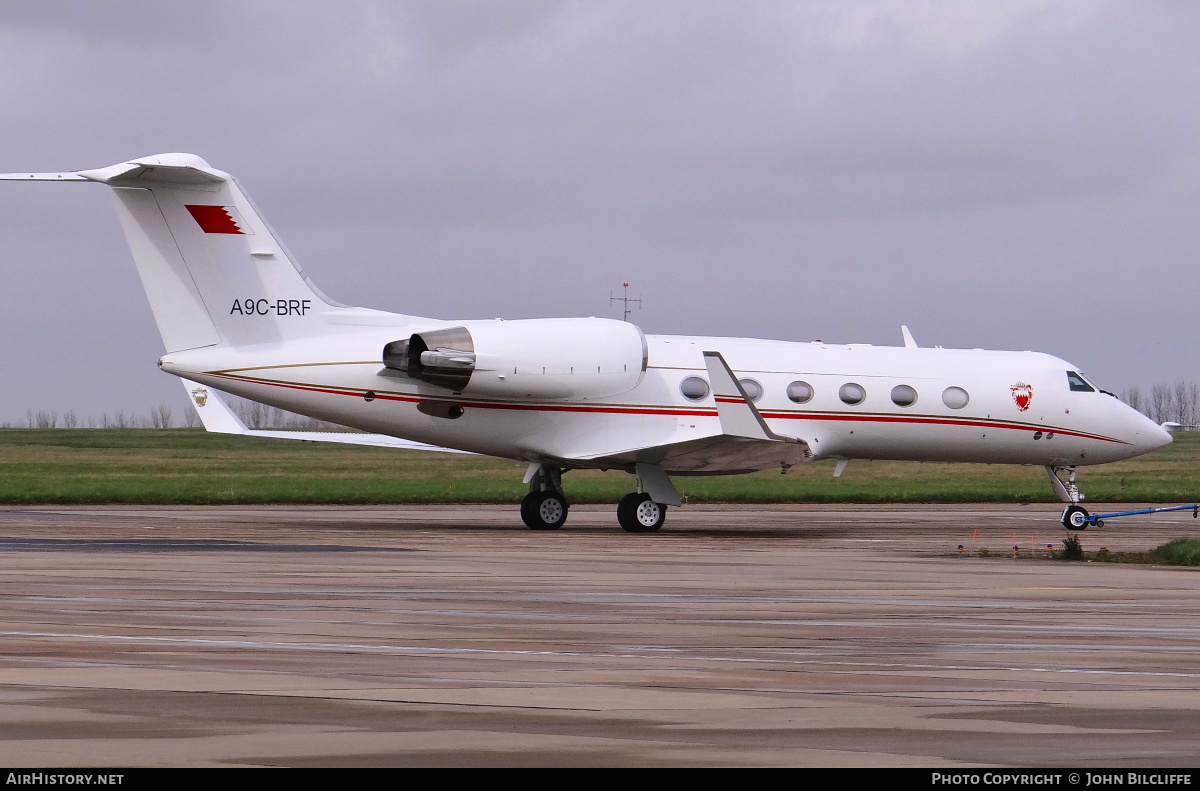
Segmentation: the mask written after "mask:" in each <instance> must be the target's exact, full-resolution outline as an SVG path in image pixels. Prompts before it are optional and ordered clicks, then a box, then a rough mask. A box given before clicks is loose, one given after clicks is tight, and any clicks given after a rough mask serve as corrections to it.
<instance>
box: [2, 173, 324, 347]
mask: <svg viewBox="0 0 1200 791" xmlns="http://www.w3.org/2000/svg"><path fill="white" fill-rule="evenodd" d="M0 178H7V179H12V180H31V181H85V180H86V181H93V182H99V183H101V184H107V185H108V186H110V187H112V188H113V197H114V200H115V202H116V206H117V213H118V214H119V215H120V218H121V225H122V227H123V228H124V230H125V236H126V239H127V240H128V242H129V248H130V250H131V251H132V253H133V258H134V261H135V263H136V264H137V268H138V274H139V275H140V276H141V279H142V285H143V286H144V287H145V289H146V296H147V297H148V298H149V300H150V307H151V309H152V310H153V312H154V319H155V321H156V322H157V323H158V329H159V332H160V333H161V334H162V338H163V343H164V345H165V346H166V349H167V351H168V352H177V351H183V350H185V349H194V348H198V347H201V346H211V345H214V344H218V343H225V344H228V345H231V346H241V345H247V344H254V343H268V342H272V341H280V340H288V339H291V338H297V337H307V336H309V335H311V334H315V333H316V332H319V331H320V329H322V327H321V322H320V320H319V314H321V313H323V312H325V311H326V310H329V309H332V308H335V307H341V306H338V305H335V304H333V303H331V302H330V301H329V300H328V299H326V298H325V297H324V295H322V294H321V293H320V292H319V291H318V290H317V289H316V287H315V286H313V284H312V283H311V282H310V281H309V280H308V279H307V278H306V277H304V274H303V272H302V271H301V270H300V268H299V267H298V266H297V265H296V263H295V261H294V260H293V259H292V257H291V255H289V254H288V252H287V250H286V248H284V246H283V244H282V243H281V242H280V241H279V239H278V238H277V237H276V236H275V234H274V232H273V231H272V230H271V228H270V226H269V225H268V224H267V222H266V220H265V219H263V217H262V215H261V214H260V213H259V212H258V210H257V209H256V208H255V206H254V204H253V203H252V202H251V201H250V199H249V198H248V197H247V196H246V194H245V193H244V192H243V191H242V189H241V187H240V186H239V185H238V183H237V181H236V180H235V179H234V178H233V177H232V176H230V175H229V174H228V173H224V172H222V171H219V170H216V169H215V168H212V167H210V166H209V164H208V163H207V162H205V161H204V160H203V159H201V158H200V157H197V156H195V155H192V154H159V155H156V156H152V157H144V158H141V159H136V160H131V161H129V162H122V163H120V164H118V165H113V166H111V167H107V168H100V169H98V170H83V171H79V172H78V173H29V174H21V173H13V174H4V175H0Z"/></svg>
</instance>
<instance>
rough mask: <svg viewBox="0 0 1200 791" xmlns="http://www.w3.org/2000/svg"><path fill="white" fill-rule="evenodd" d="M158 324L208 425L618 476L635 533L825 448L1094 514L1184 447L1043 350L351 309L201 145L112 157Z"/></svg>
mask: <svg viewBox="0 0 1200 791" xmlns="http://www.w3.org/2000/svg"><path fill="white" fill-rule="evenodd" d="M0 178H3V179H5V180H19V181H70V182H98V183H100V184H107V185H108V186H109V187H112V189H113V196H114V199H115V202H116V207H117V213H118V215H119V216H120V219H121V224H122V226H123V227H124V230H125V235H126V237H127V239H128V241H129V247H130V249H131V250H132V252H133V258H134V261H135V263H136V264H137V268H138V273H139V274H140V275H141V279H142V284H143V286H144V287H145V289H146V296H147V297H148V298H149V300H150V307H151V309H152V310H153V312H154V318H155V321H156V322H157V324H158V329H159V331H160V332H161V334H162V339H163V344H164V345H165V347H166V354H164V355H163V356H162V358H161V359H160V360H159V361H158V365H159V368H161V369H162V370H164V371H166V372H167V373H171V374H174V375H176V376H179V377H182V378H183V379H185V380H188V381H185V382H184V384H185V388H186V389H187V391H188V393H189V397H191V398H192V400H193V402H194V403H195V404H197V407H198V411H199V413H200V414H201V415H202V416H204V417H205V423H206V425H207V426H208V427H209V428H210V429H211V430H218V431H229V432H234V433H249V434H254V433H263V432H253V431H250V430H249V429H247V428H246V427H245V426H244V425H242V424H241V422H240V421H238V420H237V418H236V417H235V416H234V415H233V413H232V412H230V411H229V410H228V408H227V407H226V406H225V405H224V404H223V402H222V401H221V400H220V396H219V394H217V393H216V392H215V391H214V390H210V389H209V388H219V389H220V390H223V391H225V392H228V393H233V394H235V395H238V396H242V397H244V398H248V399H252V400H254V401H259V402H262V403H265V404H270V405H272V406H276V407H280V408H281V409H286V410H290V411H292V412H297V413H300V414H302V415H309V416H312V417H315V418H319V419H321V420H327V421H331V422H334V423H339V424H342V425H345V426H350V427H353V428H355V429H359V430H361V431H362V432H366V433H342V434H325V433H319V432H301V433H299V434H294V433H290V432H267V434H268V435H272V436H292V437H297V438H302V439H321V440H326V441H336V442H351V443H359V444H373V445H392V446H400V447H424V448H427V449H454V450H459V451H467V452H472V453H481V454H487V455H491V456H500V457H504V458H509V459H519V460H522V461H526V462H528V463H529V468H528V471H527V473H526V475H525V481H526V483H528V484H529V494H528V495H526V497H525V499H524V500H523V501H522V503H521V517H522V519H523V520H524V522H525V524H526V525H528V526H529V527H530V528H532V529H534V530H553V529H557V528H559V527H561V526H562V525H563V523H564V522H565V521H566V519H567V512H568V509H569V501H568V499H567V495H566V492H565V491H564V489H563V483H562V475H563V473H564V472H565V471H567V470H571V469H584V468H591V469H602V470H607V469H621V470H626V471H627V472H630V473H632V474H634V475H635V476H636V478H637V491H636V492H633V493H630V494H628V495H626V496H625V497H624V498H622V500H621V501H620V503H619V504H618V506H617V520H618V521H619V522H620V524H621V527H623V528H624V529H625V530H627V531H629V532H631V533H649V532H654V531H657V530H658V529H659V528H660V527H661V526H662V524H663V520H664V518H665V516H666V509H667V506H671V505H679V504H681V498H680V495H679V492H678V490H677V489H676V488H675V484H674V482H673V481H672V480H671V478H672V476H680V475H725V474H732V473H744V472H753V471H756V470H766V469H779V470H782V471H785V472H786V471H787V470H788V469H789V468H790V467H792V466H793V465H796V464H803V463H805V462H809V461H812V460H814V459H837V460H838V464H837V469H836V472H835V474H840V473H841V471H842V470H843V469H844V467H845V464H846V463H847V462H848V461H849V460H851V459H900V460H914V461H962V462H987V463H994V464H1038V465H1043V466H1044V467H1045V468H1046V471H1047V473H1048V474H1049V477H1050V482H1051V485H1052V486H1053V487H1054V490H1055V491H1056V492H1057V494H1058V495H1059V497H1061V498H1062V500H1063V501H1064V502H1066V503H1068V504H1069V505H1068V506H1067V508H1066V510H1065V511H1064V512H1063V518H1062V521H1063V524H1064V526H1066V527H1068V528H1072V529H1082V528H1085V527H1086V526H1087V524H1088V516H1089V515H1088V513H1087V511H1085V510H1084V509H1083V508H1082V507H1081V506H1080V505H1079V502H1080V501H1081V500H1082V499H1083V496H1082V495H1081V494H1080V491H1079V487H1078V485H1077V483H1076V477H1075V476H1076V468H1077V467H1079V466H1083V465H1089V464H1103V463H1105V462H1111V461H1117V460H1119V459H1127V458H1130V457H1132V456H1137V455H1139V454H1142V453H1146V452H1148V451H1151V450H1154V449H1155V448H1158V447H1161V446H1163V445H1165V444H1167V443H1168V442H1170V441H1171V435H1170V433H1168V431H1166V430H1165V429H1164V428H1162V427H1160V426H1158V425H1157V424H1155V423H1154V422H1153V421H1151V420H1149V419H1148V418H1146V417H1144V416H1143V415H1141V414H1140V413H1138V412H1137V411H1135V410H1133V409H1131V408H1130V407H1128V406H1126V405H1125V404H1123V403H1121V402H1120V401H1119V400H1118V399H1116V398H1115V397H1113V396H1112V395H1111V394H1110V393H1106V392H1104V391H1102V390H1100V389H1099V388H1098V387H1096V386H1095V385H1094V384H1093V383H1092V382H1090V381H1088V379H1087V378H1086V377H1084V376H1083V375H1082V374H1081V373H1079V371H1078V368H1077V367H1076V366H1074V365H1071V364H1070V363H1068V362H1065V361H1063V360H1060V359H1058V358H1056V357H1051V356H1049V355H1046V354H1038V353H1033V352H1002V351H984V350H977V349H976V350H965V349H940V348H933V349H930V348H919V347H918V346H917V344H916V343H915V341H914V340H913V338H912V335H911V334H910V333H909V332H908V330H907V328H904V329H903V337H904V346H902V347H874V346H870V345H863V344H851V345H838V344H827V343H822V342H820V341H814V342H812V343H793V342H786V341H770V340H751V339H745V338H710V337H691V336H678V335H646V334H645V333H643V332H642V331H641V330H640V329H639V328H638V327H636V326H635V325H633V324H630V323H627V322H623V321H615V320H611V319H598V318H550V319H523V320H518V321H503V320H500V319H496V320H485V321H477V320H472V321H441V320H438V319H428V318H421V317H418V316H409V315H404V314H397V313H386V312H383V311H378V310H371V309H368V308H357V307H348V306H346V305H340V304H338V303H336V302H334V301H332V300H330V299H329V298H327V297H326V296H324V295H323V294H322V293H321V292H320V291H319V290H318V289H317V288H316V286H315V285H313V283H312V282H311V281H309V280H308V278H306V277H305V276H304V274H303V272H302V271H301V270H300V268H299V266H297V264H296V262H295V261H294V260H293V259H292V257H291V256H290V255H289V254H288V252H287V249H286V248H285V247H284V246H283V244H282V242H280V241H279V239H278V238H277V237H276V236H275V234H274V232H273V231H272V230H271V228H270V226H269V225H267V223H266V221H265V220H264V219H263V217H262V215H261V214H259V212H258V210H257V209H256V208H255V206H254V204H253V203H251V202H250V199H249V198H248V197H247V196H246V194H245V193H244V192H243V191H242V189H241V187H240V185H239V184H238V183H237V181H236V180H235V179H234V178H233V177H232V176H230V175H229V174H227V173H223V172H222V171H219V170H216V169H215V168H212V167H210V166H209V164H208V163H207V162H205V161H204V160H203V159H201V158H199V157H197V156H194V155H191V154H160V155H157V156H151V157H145V158H143V159H135V160H131V161H129V162H122V163H120V164H118V165H113V166H111V167H107V168H101V169H98V170H83V171H79V172H72V173H16V174H4V175H2V176H0Z"/></svg>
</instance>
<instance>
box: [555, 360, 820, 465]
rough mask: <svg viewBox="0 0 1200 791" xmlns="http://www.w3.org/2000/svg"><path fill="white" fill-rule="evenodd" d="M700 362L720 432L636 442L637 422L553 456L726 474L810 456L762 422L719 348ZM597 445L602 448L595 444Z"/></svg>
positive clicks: (566, 460) (803, 444)
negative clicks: (658, 442) (598, 447)
mask: <svg viewBox="0 0 1200 791" xmlns="http://www.w3.org/2000/svg"><path fill="white" fill-rule="evenodd" d="M704 363H705V366H706V367H707V369H708V378H709V382H711V383H712V389H713V399H714V401H715V402H716V406H717V416H718V419H719V420H720V427H721V433H720V434H712V435H709V436H706V437H698V438H692V439H687V440H682V441H678V442H666V443H662V444H653V445H644V444H639V440H643V439H644V438H643V437H642V436H641V435H640V433H639V432H640V429H639V428H637V427H631V428H630V429H628V430H626V432H625V433H622V431H621V430H619V429H617V430H613V429H608V428H606V429H605V430H604V431H602V432H597V433H596V434H595V435H593V436H589V437H581V438H579V439H580V441H581V442H582V447H579V446H577V448H575V449H573V452H570V451H569V452H566V453H560V454H553V457H554V459H555V461H557V462H559V463H561V464H564V465H565V466H574V465H577V464H578V462H581V461H586V462H588V465H587V466H589V467H629V466H631V465H647V464H649V465H655V466H657V467H660V468H662V469H663V470H665V471H666V472H668V473H672V474H681V475H687V474H689V473H694V474H700V473H704V474H712V473H717V474H730V475H732V474H735V473H744V472H755V471H757V470H765V469H771V468H781V469H784V470H786V469H787V468H788V467H791V466H793V465H796V464H801V463H803V462H806V461H809V460H811V459H812V457H813V454H812V450H811V448H809V446H808V443H807V442H805V441H804V440H802V439H798V438H796V437H788V436H783V435H780V434H776V433H775V432H774V431H772V430H771V429H770V428H769V427H768V426H767V424H766V422H765V421H764V420H763V418H762V415H761V414H759V411H758V409H757V408H756V407H755V406H754V402H753V401H752V400H751V399H750V397H749V396H748V395H747V394H746V391H745V389H744V388H743V387H742V385H741V383H740V382H739V381H738V380H737V377H736V376H734V374H733V371H732V370H730V368H729V365H728V364H727V363H726V362H725V358H724V357H722V356H721V353H720V352H704ZM629 432H632V433H629ZM587 445H591V446H592V447H591V448H587V447H586V446H587ZM597 445H602V446H604V448H603V449H596V446H597Z"/></svg>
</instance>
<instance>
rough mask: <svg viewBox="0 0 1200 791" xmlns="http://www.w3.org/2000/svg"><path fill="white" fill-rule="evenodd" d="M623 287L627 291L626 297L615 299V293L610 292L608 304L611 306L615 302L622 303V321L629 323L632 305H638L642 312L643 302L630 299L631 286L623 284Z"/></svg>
mask: <svg viewBox="0 0 1200 791" xmlns="http://www.w3.org/2000/svg"><path fill="white" fill-rule="evenodd" d="M621 286H622V287H623V288H624V289H625V292H624V296H620V297H614V296H613V293H612V292H611V291H610V292H608V304H609V305H611V304H612V303H614V302H620V303H621V309H622V316H621V320H622V321H629V313H630V309H629V306H630V305H631V304H634V305H637V307H638V310H641V309H642V300H641V299H630V298H629V284H628V283H622V284H621Z"/></svg>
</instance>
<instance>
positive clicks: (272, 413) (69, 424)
mask: <svg viewBox="0 0 1200 791" xmlns="http://www.w3.org/2000/svg"><path fill="white" fill-rule="evenodd" d="M225 398H226V403H228V404H229V408H230V409H232V410H233V412H234V414H236V415H237V416H238V417H240V418H241V419H242V422H243V423H245V424H246V425H247V426H249V427H250V428H255V429H284V430H288V429H290V430H293V431H346V430H347V429H346V427H345V426H339V425H337V424H336V423H328V422H326V421H324V420H317V419H316V418H311V417H305V416H304V415H297V414H296V413H295V412H288V411H287V410H284V409H280V408H278V407H273V406H267V405H266V404H260V403H258V402H256V401H247V400H246V399H244V398H237V397H235V396H226V397H225ZM199 425H200V418H199V416H198V415H197V414H196V410H195V409H193V408H192V407H191V406H190V405H189V406H188V407H186V408H185V409H184V410H183V414H182V417H181V418H180V419H179V420H175V413H174V412H173V411H172V410H171V408H170V407H169V406H167V405H166V404H161V405H159V406H157V407H155V408H154V409H152V410H150V412H149V414H144V415H138V414H135V413H133V412H125V411H124V410H121V411H118V412H116V413H115V414H109V413H108V412H105V413H104V414H102V415H101V416H100V417H98V418H97V417H96V416H94V415H88V416H87V417H86V418H83V419H80V418H79V416H78V415H76V414H75V410H73V409H71V410H67V411H66V412H62V413H59V412H56V411H55V410H53V409H30V410H29V411H28V412H27V413H26V418H25V420H24V421H17V422H13V421H5V422H3V423H0V428H176V427H182V428H196V427H198V426H199Z"/></svg>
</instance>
